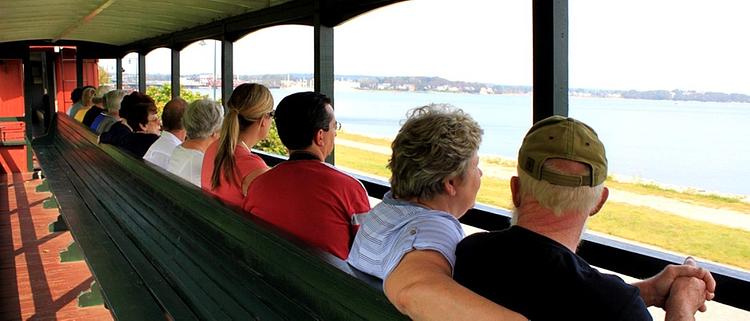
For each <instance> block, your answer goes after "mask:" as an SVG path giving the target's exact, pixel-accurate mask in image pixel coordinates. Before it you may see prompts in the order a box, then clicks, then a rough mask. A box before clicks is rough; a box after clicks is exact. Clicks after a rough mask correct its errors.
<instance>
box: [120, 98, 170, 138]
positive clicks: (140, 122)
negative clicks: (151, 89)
mask: <svg viewBox="0 0 750 321" xmlns="http://www.w3.org/2000/svg"><path fill="white" fill-rule="evenodd" d="M125 120H126V121H127V122H128V126H130V128H132V129H133V131H134V132H144V133H150V134H159V130H160V129H161V124H160V122H159V117H158V116H156V105H155V104H154V103H153V102H141V103H137V104H135V105H133V106H131V107H130V109H129V110H128V115H127V117H125Z"/></svg>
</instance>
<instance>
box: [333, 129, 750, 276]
mask: <svg viewBox="0 0 750 321" xmlns="http://www.w3.org/2000/svg"><path fill="white" fill-rule="evenodd" d="M338 135H339V136H338V137H340V138H344V139H347V140H352V141H357V142H361V143H368V144H373V145H378V146H390V141H389V140H387V139H379V138H369V137H365V136H361V135H355V134H349V133H340V134H338ZM389 157H390V155H385V154H380V153H375V152H371V151H367V150H363V149H358V148H351V147H348V146H343V145H337V146H336V165H339V166H343V167H348V168H352V169H356V170H358V171H362V172H366V173H371V174H373V175H376V176H380V177H385V178H387V177H389V176H390V172H389V171H388V169H387V168H386V164H387V162H388V158H389ZM488 163H490V164H493V165H498V166H505V167H514V166H515V164H514V163H513V162H512V161H507V160H501V159H497V160H495V159H492V160H488ZM607 185H608V186H610V187H611V188H615V189H621V190H626V191H629V192H633V193H640V194H648V195H659V196H664V197H669V198H675V199H679V200H683V201H686V202H690V203H693V204H696V205H702V206H708V207H714V208H731V209H734V210H737V211H743V212H746V213H748V212H750V206H748V204H746V203H742V202H739V201H737V200H734V201H733V200H732V199H726V198H722V197H712V196H706V195H700V194H694V193H681V192H678V191H673V190H667V189H663V188H659V187H655V186H648V185H645V186H644V185H641V184H631V183H622V182H616V181H612V180H609V181H608V182H607ZM477 201H478V202H481V203H485V204H489V205H492V206H497V207H501V208H506V209H507V208H511V207H512V203H511V196H510V187H509V186H508V181H507V180H501V179H498V178H494V177H489V176H484V177H482V187H481V188H480V190H479V194H478V195H477ZM588 227H589V229H591V230H593V231H597V232H602V233H606V234H610V235H614V236H617V237H621V238H625V239H630V240H636V241H638V242H640V243H644V244H649V245H654V246H657V247H660V248H663V249H666V250H669V251H674V252H680V253H685V254H690V255H693V256H696V257H700V258H705V259H708V260H711V261H715V262H719V263H724V264H729V265H734V266H738V267H741V268H744V269H750V232H747V231H744V230H739V229H733V228H728V227H724V226H721V225H716V224H710V223H704V222H698V221H693V220H690V219H686V218H683V217H680V216H677V215H673V214H670V213H668V212H665V211H659V210H655V209H651V208H647V207H641V206H633V205H630V204H625V203H619V202H612V201H611V202H607V204H606V205H605V206H604V208H603V209H602V211H601V212H600V213H598V214H597V215H595V216H594V217H593V218H592V219H591V220H590V221H589V224H588Z"/></svg>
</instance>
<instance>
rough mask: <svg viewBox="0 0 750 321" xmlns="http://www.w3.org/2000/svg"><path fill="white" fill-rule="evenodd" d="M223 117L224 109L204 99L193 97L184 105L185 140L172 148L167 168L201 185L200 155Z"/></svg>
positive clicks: (214, 138) (196, 184) (214, 134)
mask: <svg viewBox="0 0 750 321" xmlns="http://www.w3.org/2000/svg"><path fill="white" fill-rule="evenodd" d="M223 119H224V109H223V108H222V107H221V106H220V105H219V104H217V103H216V102H214V101H211V100H208V99H201V100H196V101H194V102H192V103H190V105H188V107H187V109H186V110H185V114H184V115H183V116H182V126H183V127H184V128H185V132H186V135H185V142H183V143H182V144H181V145H179V146H177V148H175V150H174V152H172V157H171V158H170V160H169V163H168V164H167V170H168V171H170V172H171V173H173V174H175V175H177V176H180V177H182V178H184V179H185V180H187V181H189V182H191V183H193V184H194V185H195V186H198V187H201V170H202V167H203V166H202V165H203V156H204V154H205V151H206V149H207V148H208V146H209V145H211V143H213V142H214V141H216V139H217V138H218V137H219V131H220V130H221V122H222V120H223Z"/></svg>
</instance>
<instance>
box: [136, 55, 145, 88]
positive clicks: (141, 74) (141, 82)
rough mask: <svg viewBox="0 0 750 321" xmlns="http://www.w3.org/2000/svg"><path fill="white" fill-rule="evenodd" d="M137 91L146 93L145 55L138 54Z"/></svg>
mask: <svg viewBox="0 0 750 321" xmlns="http://www.w3.org/2000/svg"><path fill="white" fill-rule="evenodd" d="M138 91H140V92H141V93H144V94H145V93H146V54H144V53H142V52H139V53H138Z"/></svg>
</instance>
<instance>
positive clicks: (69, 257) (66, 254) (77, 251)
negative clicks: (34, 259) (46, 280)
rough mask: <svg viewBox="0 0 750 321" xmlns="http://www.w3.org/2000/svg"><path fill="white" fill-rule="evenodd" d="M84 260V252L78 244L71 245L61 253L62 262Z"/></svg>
mask: <svg viewBox="0 0 750 321" xmlns="http://www.w3.org/2000/svg"><path fill="white" fill-rule="evenodd" d="M82 260H83V251H81V248H80V247H79V246H78V244H76V242H73V243H70V245H68V248H66V249H65V250H63V251H62V252H60V262H77V261H82Z"/></svg>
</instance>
